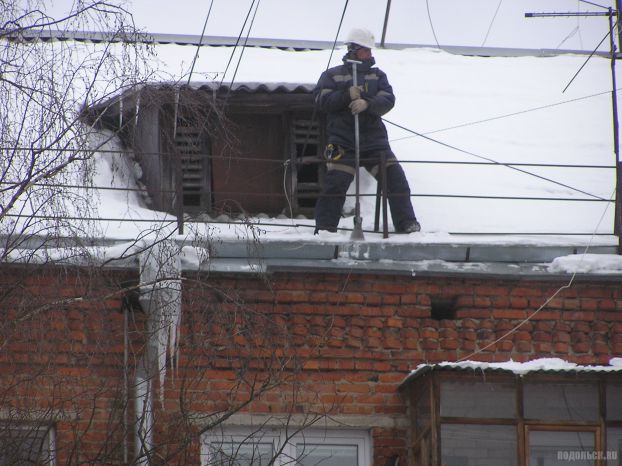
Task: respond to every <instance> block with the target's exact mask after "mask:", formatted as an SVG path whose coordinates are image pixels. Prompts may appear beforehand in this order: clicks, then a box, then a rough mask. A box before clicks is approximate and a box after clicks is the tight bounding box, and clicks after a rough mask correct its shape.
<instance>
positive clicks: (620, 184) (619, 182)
mask: <svg viewBox="0 0 622 466" xmlns="http://www.w3.org/2000/svg"><path fill="white" fill-rule="evenodd" d="M621 5H622V0H616V9H615V10H613V9H612V8H608V9H607V10H608V11H607V12H597V11H595V12H590V11H585V12H576V13H525V17H526V18H536V17H545V16H546V17H556V16H607V17H609V33H608V34H607V35H608V36H609V48H610V52H611V53H610V55H611V83H612V85H611V88H612V89H611V104H612V105H611V106H612V112H613V151H614V153H615V162H616V163H615V166H616V199H615V213H614V215H613V222H614V224H613V234H614V235H616V236H617V237H618V254H619V255H622V163H621V162H620V145H619V141H620V137H619V125H618V95H617V85H616V66H615V65H616V58H617V55H618V53H617V52H616V41H615V39H614V27H615V25H617V27H615V29H617V32H618V47H621V46H622V31H621V30H620V16H621V14H622V9H621V8H620V6H621ZM614 16H615V18H616V22H615V25H614V22H613V18H614ZM606 38H607V36H605V37H604V38H603V41H604V40H605V39H606ZM603 41H601V43H602V42H603ZM598 46H600V44H598ZM591 57H592V55H590V57H589V58H588V60H589V59H590V58H591ZM586 63H587V61H586ZM575 76H576V75H575ZM573 79H574V78H573ZM571 82H572V81H571ZM566 87H568V86H566Z"/></svg>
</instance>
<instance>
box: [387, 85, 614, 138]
mask: <svg viewBox="0 0 622 466" xmlns="http://www.w3.org/2000/svg"><path fill="white" fill-rule="evenodd" d="M621 89H622V88H621ZM618 90H620V89H618ZM609 94H611V91H603V92H598V93H597V94H591V95H586V96H583V97H577V98H575V99H570V100H563V101H561V102H555V103H553V104H547V105H543V106H541V107H532V108H528V109H525V110H519V111H518V112H512V113H506V114H504V115H499V116H495V117H490V118H485V119H483V120H476V121H471V122H467V123H462V124H459V125H454V126H448V127H446V128H441V129H435V130H432V131H427V132H425V133H423V134H426V135H427V134H434V133H440V132H442V131H449V130H452V129H457V128H464V127H465V126H473V125H478V124H480V123H488V122H489V121H494V120H502V119H504V118H509V117H513V116H516V115H522V114H524V113H531V112H535V111H538V110H544V109H547V108H551V107H556V106H558V105H564V104H569V103H573V102H578V101H580V100H585V99H591V98H593V97H599V96H601V95H609ZM417 136H418V135H417V134H414V135H412V136H404V137H402V138H395V139H391V142H394V141H401V140H403V139H409V138H414V137H417Z"/></svg>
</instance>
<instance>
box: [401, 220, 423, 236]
mask: <svg viewBox="0 0 622 466" xmlns="http://www.w3.org/2000/svg"><path fill="white" fill-rule="evenodd" d="M398 231H399V232H400V233H416V232H418V231H421V225H420V224H419V222H418V221H417V220H412V221H409V222H406V223H405V224H404V226H402V227H401V228H400V229H399V230H398Z"/></svg>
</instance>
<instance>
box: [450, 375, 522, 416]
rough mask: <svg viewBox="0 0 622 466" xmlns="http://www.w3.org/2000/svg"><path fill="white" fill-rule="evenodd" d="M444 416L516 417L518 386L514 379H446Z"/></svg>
mask: <svg viewBox="0 0 622 466" xmlns="http://www.w3.org/2000/svg"><path fill="white" fill-rule="evenodd" d="M441 416H448V417H475V418H514V417H515V416H516V388H515V386H514V384H513V383H489V382H465V381H449V380H446V381H443V382H441Z"/></svg>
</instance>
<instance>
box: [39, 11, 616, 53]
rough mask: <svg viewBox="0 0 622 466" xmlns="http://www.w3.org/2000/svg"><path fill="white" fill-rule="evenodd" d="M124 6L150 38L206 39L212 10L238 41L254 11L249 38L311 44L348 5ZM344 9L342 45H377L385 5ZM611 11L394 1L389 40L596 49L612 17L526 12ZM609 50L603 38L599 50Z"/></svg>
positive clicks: (329, 33)
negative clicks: (353, 38) (365, 38)
mask: <svg viewBox="0 0 622 466" xmlns="http://www.w3.org/2000/svg"><path fill="white" fill-rule="evenodd" d="M73 1H74V0H52V1H51V2H50V12H52V13H53V15H58V14H62V12H63V10H66V9H67V8H68V6H69V5H71V4H72V3H73ZM126 2H127V9H128V10H129V11H130V12H132V13H133V15H134V21H135V22H136V25H137V26H138V27H139V28H141V29H143V30H145V31H148V32H161V33H174V34H201V31H202V29H203V24H204V22H205V18H206V16H207V14H208V11H209V10H210V6H212V11H211V14H210V17H209V21H208V23H207V29H206V34H207V35H224V36H237V35H238V34H239V33H240V31H241V30H242V26H243V24H244V20H245V18H246V16H247V14H248V13H249V10H251V7H252V10H251V17H252V16H253V15H255V19H254V22H253V26H252V31H251V36H252V37H264V38H289V39H307V40H333V39H334V38H335V34H336V32H337V29H338V26H339V21H340V18H341V15H342V12H343V8H344V5H345V4H346V1H345V0H341V1H340V0H254V1H253V0H213V2H212V0H182V1H179V2H171V1H170V0H126ZM347 3H348V6H347V10H346V14H345V17H344V23H343V26H342V29H341V33H340V34H339V40H342V39H343V38H344V37H345V35H346V34H347V32H348V30H349V29H350V28H352V27H355V26H360V27H367V28H369V29H371V30H372V31H374V33H375V34H376V36H377V41H378V42H379V41H380V38H381V35H382V28H383V23H384V18H385V12H386V5H387V2H386V0H350V1H349V2H347ZM212 4H213V5H212ZM599 5H600V7H599ZM614 6H615V0H593V1H592V0H590V1H589V2H588V1H586V0H427V1H426V0H392V1H391V9H390V16H389V23H388V29H387V36H386V41H387V42H403V43H411V44H435V43H436V42H437V41H438V42H439V43H440V44H442V45H468V46H481V45H486V46H490V47H516V48H552V49H555V48H564V49H582V50H592V49H594V48H595V47H596V46H597V45H598V43H599V42H600V41H601V40H602V39H603V37H604V36H605V35H606V34H607V30H608V27H609V22H608V19H607V17H557V18H525V13H526V12H538V13H540V12H547V13H550V12H563V13H566V12H585V11H595V12H606V11H607V8H608V7H614ZM256 7H257V8H256ZM255 9H256V13H255ZM249 25H250V20H249V22H248V23H247V28H248V26H249ZM246 32H247V29H245V33H246ZM608 49H609V41H608V40H606V41H605V42H604V45H603V47H601V50H608Z"/></svg>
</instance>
